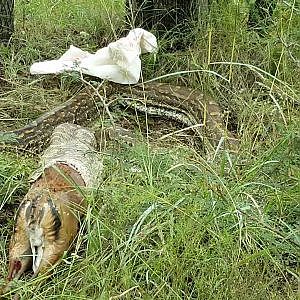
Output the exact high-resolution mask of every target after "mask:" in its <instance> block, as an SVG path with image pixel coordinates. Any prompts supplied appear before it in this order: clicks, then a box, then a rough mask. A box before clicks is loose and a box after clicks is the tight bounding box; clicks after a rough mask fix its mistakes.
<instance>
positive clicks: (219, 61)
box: [0, 0, 300, 300]
mask: <svg viewBox="0 0 300 300" xmlns="http://www.w3.org/2000/svg"><path fill="white" fill-rule="evenodd" d="M214 3H215V2H214ZM227 3H228V1H218V4H216V3H215V4H214V5H213V7H212V9H211V12H210V16H209V18H208V20H211V21H210V22H201V24H200V25H199V26H198V28H196V29H197V39H196V42H195V43H194V44H191V46H190V49H188V50H187V51H180V52H177V53H167V52H166V50H165V49H166V48H164V47H165V45H167V44H168V43H169V42H170V41H161V46H162V49H161V51H160V52H159V53H158V54H157V55H146V56H145V57H143V68H144V69H143V76H144V78H145V79H152V78H156V77H159V76H164V75H166V74H170V73H173V72H175V73H176V75H173V76H167V77H166V78H164V81H169V82H172V83H179V84H187V85H189V86H192V87H195V88H198V89H200V90H203V91H204V92H206V93H209V94H210V95H211V96H213V97H214V98H215V99H216V100H217V102H218V103H219V104H220V105H221V106H222V108H223V109H224V110H226V111H229V113H228V114H229V121H230V124H231V127H232V128H233V129H234V130H236V132H237V134H238V136H239V138H240V140H241V148H240V151H239V153H238V154H237V155H235V156H233V155H231V154H228V153H226V152H222V153H220V154H219V156H217V157H216V158H215V159H214V160H212V159H211V158H212V157H213V154H212V153H209V155H204V154H203V153H201V152H199V151H198V150H197V149H194V148H193V147H188V146H187V145H184V144H182V143H181V142H175V138H173V139H171V140H167V141H164V142H162V141H161V142H157V141H155V138H151V136H150V137H149V138H147V137H142V138H138V142H137V144H136V145H134V146H129V145H127V144H126V143H124V142H122V141H121V142H119V143H117V142H110V143H109V144H108V145H107V147H106V148H105V149H104V151H103V153H104V154H103V155H104V166H105V168H104V174H103V182H102V183H101V185H100V187H99V188H98V189H97V190H96V191H94V193H93V194H92V195H90V196H89V197H88V198H87V201H88V203H89V208H88V212H87V215H86V217H85V218H84V220H83V221H82V226H81V232H80V235H79V239H78V241H77V244H76V247H75V249H74V250H73V251H72V253H71V255H66V257H65V258H64V259H63V260H62V262H61V264H60V265H59V266H57V267H56V268H55V270H54V274H53V275H52V277H51V278H49V279H48V280H43V279H42V278H36V279H34V280H33V279H30V277H29V276H27V277H23V278H22V279H21V280H20V281H19V282H16V283H15V284H14V290H15V291H18V292H19V294H20V295H21V296H22V299H255V300H256V299H297V296H299V271H300V267H299V257H300V250H299V249H300V248H299V246H300V237H299V225H300V224H299V219H300V205H299V199H300V185H299V183H300V136H299V132H300V131H299V129H300V128H299V127H300V126H299V124H300V116H299V91H300V83H299V80H298V78H299V75H300V74H299V70H300V69H299V53H300V52H299V45H298V44H297V43H298V41H299V28H300V16H299V9H300V8H299V5H298V6H295V7H294V8H295V9H294V10H292V8H293V2H292V1H291V2H288V3H291V6H288V5H287V4H286V2H284V3H281V2H280V3H279V4H278V7H277V9H276V11H275V15H274V23H273V24H272V25H271V26H270V28H269V31H268V32H269V33H268V35H267V36H265V37H259V36H258V35H256V33H254V32H251V31H248V30H247V28H246V22H247V19H246V17H247V13H248V10H249V7H248V5H247V4H246V1H245V2H243V1H230V4H231V5H227ZM234 3H239V4H237V5H234ZM16 5H17V7H16V13H17V18H16V19H17V24H16V33H15V36H14V39H13V43H12V44H11V46H10V47H9V48H6V47H4V46H0V57H1V61H2V62H3V66H4V75H3V79H4V83H3V84H2V86H0V128H1V129H2V130H6V129H8V128H14V127H19V126H22V125H24V124H26V123H28V122H29V121H30V120H32V119H34V118H36V117H37V116H38V115H40V114H41V113H42V112H44V111H47V110H49V109H50V108H52V107H54V106H55V105H57V104H58V103H61V102H63V101H65V100H66V99H68V97H70V96H71V95H72V94H74V93H75V92H76V91H78V89H80V88H81V86H82V83H81V82H80V81H78V79H76V78H74V77H72V76H68V75H65V74H64V75H59V76H41V77H34V76H30V75H29V66H30V65H31V64H32V63H33V62H34V61H37V60H43V59H54V58H57V57H59V56H60V55H61V54H62V53H63V52H64V51H65V50H66V49H68V47H69V45H70V44H71V43H72V44H74V45H75V46H79V47H81V48H83V49H85V50H89V51H95V50H96V49H97V48H99V47H100V46H103V45H104V44H106V43H107V42H109V41H112V40H114V39H115V37H116V36H119V34H120V32H121V30H120V27H122V26H125V25H124V24H123V23H122V19H121V15H122V14H123V12H122V5H121V2H120V1H108V0H105V1H104V0H101V1H96V0H89V1H50V0H43V1H37V0H32V1H30V2H29V3H27V2H26V1H21V0H19V1H17V3H16ZM50 12H51V14H50ZM87 19H88V20H89V21H88V22H87V21H86V20H87ZM36 24H38V26H36ZM196 29H195V30H196ZM80 32H86V33H87V34H80ZM196 69H197V70H201V71H199V72H190V73H188V74H180V71H188V70H196ZM213 72H215V74H217V75H218V76H216V75H214V74H213ZM222 77H223V79H222ZM113 115H114V116H115V118H116V119H118V118H119V119H122V118H121V117H120V115H115V114H114V112H113ZM124 118H125V119H129V120H130V121H132V123H134V118H133V117H131V118H130V117H129V116H128V115H125V117H124ZM107 119H108V117H107ZM104 123H105V124H106V123H109V122H108V121H107V120H105V121H104ZM154 123H155V122H154ZM140 125H141V126H146V125H147V123H145V121H141V123H140ZM157 127H158V126H155V124H153V122H151V120H150V121H149V130H150V133H151V132H153V131H154V130H155V129H156V130H157ZM166 127H167V126H165V127H164V128H163V129H161V130H162V131H163V130H165V129H166ZM169 130H174V128H173V129H169ZM136 131H137V134H138V135H139V136H140V134H139V129H138V127H137V128H136ZM142 131H143V132H144V130H142ZM156 135H158V136H159V133H156ZM209 158H210V159H209ZM36 160H37V159H33V158H32V157H30V156H29V155H16V154H12V153H9V152H1V153H0V208H1V211H0V214H1V217H0V222H1V225H2V226H1V230H0V232H1V239H0V261H1V264H0V274H1V275H2V276H1V278H0V284H1V283H2V282H3V281H4V278H5V276H6V274H7V265H6V263H7V247H8V240H9V236H10V234H11V232H12V231H11V230H12V225H13V220H12V214H13V211H14V209H15V207H16V205H17V203H19V201H20V200H21V199H22V197H23V196H24V194H25V193H26V190H27V189H28V186H29V184H28V181H27V180H28V177H29V175H30V173H31V172H32V171H33V170H34V169H35V167H36ZM4 204H5V205H4ZM2 212H3V213H2Z"/></svg>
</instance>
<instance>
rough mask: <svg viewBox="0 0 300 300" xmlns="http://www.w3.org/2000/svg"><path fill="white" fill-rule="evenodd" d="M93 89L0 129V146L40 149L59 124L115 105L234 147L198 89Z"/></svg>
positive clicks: (217, 112)
mask: <svg viewBox="0 0 300 300" xmlns="http://www.w3.org/2000/svg"><path fill="white" fill-rule="evenodd" d="M95 91H96V89H95V88H91V87H89V86H88V87H86V88H85V89H83V90H82V91H81V92H80V93H79V94H77V95H75V96H73V97H71V98H70V99H69V100H67V101H66V102H64V103H62V104H60V105H58V106H56V107H55V108H53V109H52V110H50V111H48V112H46V113H44V114H42V115H41V116H40V117H38V118H37V119H35V120H34V121H32V122H30V123H29V124H27V125H26V126H24V127H22V128H18V129H15V130H11V131H5V132H0V144H1V148H3V147H4V148H8V147H17V148H20V149H31V150H35V151H41V150H42V149H44V148H45V146H46V145H47V144H48V142H49V139H50V137H51V134H52V132H53V130H54V128H55V127H56V126H58V125H59V124H61V123H75V124H78V125H82V126H87V125H88V124H89V123H90V122H92V121H94V120H96V119H97V118H98V117H99V114H100V113H103V112H104V111H105V110H107V111H109V109H110V108H112V109H113V108H114V107H115V106H116V105H117V106H121V107H123V108H130V109H134V110H135V111H138V112H142V113H147V114H148V115H153V116H158V117H164V118H167V119H171V120H174V121H177V122H179V123H181V124H183V125H185V126H186V127H187V128H190V129H191V130H193V131H194V132H195V134H196V135H197V136H198V137H200V138H201V140H202V141H208V143H209V144H210V145H212V146H216V145H218V143H220V141H221V140H222V139H223V140H224V139H225V140H226V141H228V145H230V147H231V146H232V145H233V146H234V147H236V144H237V138H236V137H235V135H234V134H233V133H232V132H230V131H229V130H228V129H227V127H226V125H225V123H224V120H223V113H222V110H221V108H220V106H219V105H218V103H217V102H216V101H215V100H214V99H212V98H211V97H209V96H208V95H205V94H203V93H201V92H200V91H199V90H197V89H193V88H190V87H186V86H178V85H172V84H168V83H155V82H154V83H153V82H152V83H146V84H136V85H132V86H124V85H117V84H112V83H111V84H106V85H104V87H102V88H101V90H97V91H96V92H95ZM99 100H101V101H99Z"/></svg>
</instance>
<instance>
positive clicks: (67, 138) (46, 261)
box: [4, 123, 102, 292]
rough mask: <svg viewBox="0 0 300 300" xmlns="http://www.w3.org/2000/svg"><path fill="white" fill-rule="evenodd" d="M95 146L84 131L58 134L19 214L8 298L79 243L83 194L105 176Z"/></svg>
mask: <svg viewBox="0 0 300 300" xmlns="http://www.w3.org/2000/svg"><path fill="white" fill-rule="evenodd" d="M95 145H96V140H95V136H94V134H93V133H92V132H91V131H89V130H88V129H85V128H83V127H81V126H79V125H74V124H67V123H65V124H61V125H59V126H57V127H56V128H55V130H54V132H53V134H52V137H51V142H50V146H49V147H48V148H47V149H46V150H45V152H44V153H43V155H42V159H41V162H40V168H39V169H38V170H37V171H36V172H35V173H34V174H33V176H32V181H33V183H32V186H31V188H30V190H29V191H28V193H27V194H26V196H25V198H24V200H23V201H22V203H21V204H20V206H19V209H18V211H17V216H16V224H15V228H14V232H13V235H12V237H11V241H10V245H9V266H8V276H7V287H6V288H5V289H4V292H5V291H7V290H8V285H9V282H10V281H12V280H13V279H18V278H19V277H20V276H21V275H22V274H23V273H24V272H25V271H26V270H28V269H32V270H33V274H34V276H36V275H38V274H39V273H45V272H47V271H48V270H49V269H50V268H51V267H52V266H53V265H55V264H56V263H57V262H58V261H59V260H60V258H61V257H62V256H63V254H64V252H65V251H67V250H68V249H69V248H70V246H71V245H72V243H73V242H74V239H75V237H76V235H77V232H78V227H79V216H80V214H82V213H83V212H84V209H85V206H86V203H85V199H84V196H83V194H84V193H83V191H84V189H85V188H90V187H94V186H95V185H97V183H98V180H99V176H100V173H101V170H102V161H101V159H100V157H99V155H98V154H97V153H96V151H95Z"/></svg>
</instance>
